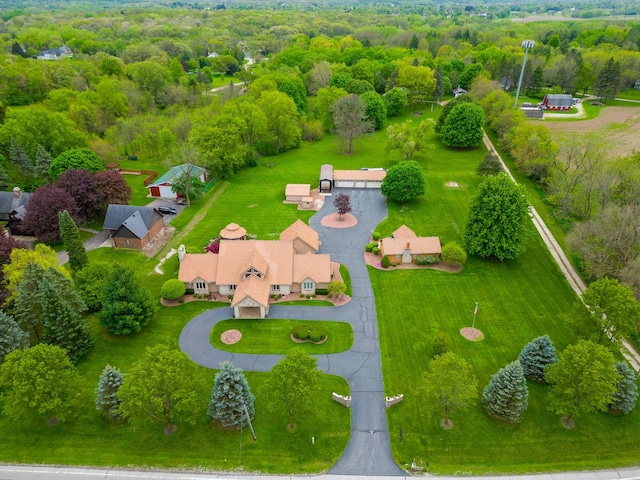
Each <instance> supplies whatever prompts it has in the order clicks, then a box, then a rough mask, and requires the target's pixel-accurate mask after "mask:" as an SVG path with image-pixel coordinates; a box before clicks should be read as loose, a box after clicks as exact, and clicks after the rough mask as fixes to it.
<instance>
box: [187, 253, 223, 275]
mask: <svg viewBox="0 0 640 480" xmlns="http://www.w3.org/2000/svg"><path fill="white" fill-rule="evenodd" d="M217 270H218V255H216V254H215V253H211V252H207V253H204V254H202V253H187V254H186V255H185V256H184V258H183V259H182V262H180V271H179V273H178V280H180V281H181V282H193V281H194V280H195V279H196V278H198V277H199V278H201V279H202V280H204V281H205V282H215V280H216V271H217Z"/></svg>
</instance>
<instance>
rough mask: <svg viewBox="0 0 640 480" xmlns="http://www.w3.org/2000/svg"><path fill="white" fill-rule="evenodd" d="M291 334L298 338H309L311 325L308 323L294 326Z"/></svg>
mask: <svg viewBox="0 0 640 480" xmlns="http://www.w3.org/2000/svg"><path fill="white" fill-rule="evenodd" d="M291 334H292V335H293V336H294V337H295V338H297V339H298V340H307V339H308V338H309V327H308V326H307V325H298V326H297V327H293V330H292V331H291Z"/></svg>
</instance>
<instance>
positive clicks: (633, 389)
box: [608, 362, 638, 414]
mask: <svg viewBox="0 0 640 480" xmlns="http://www.w3.org/2000/svg"><path fill="white" fill-rule="evenodd" d="M616 370H617V371H618V375H620V379H619V380H618V383H616V393H614V394H613V402H611V403H610V404H609V406H608V408H609V411H610V412H614V413H622V414H627V413H629V412H631V410H633V409H634V408H635V406H636V401H637V400H638V375H637V374H636V372H635V371H634V370H633V369H632V368H631V367H630V366H629V365H628V364H627V363H626V362H618V363H616Z"/></svg>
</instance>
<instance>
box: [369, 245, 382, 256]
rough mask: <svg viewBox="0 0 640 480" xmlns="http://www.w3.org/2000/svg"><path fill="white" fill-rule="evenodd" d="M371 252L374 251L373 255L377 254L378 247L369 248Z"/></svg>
mask: <svg viewBox="0 0 640 480" xmlns="http://www.w3.org/2000/svg"><path fill="white" fill-rule="evenodd" d="M371 252H372V253H374V254H375V255H378V254H379V253H380V247H373V248H372V249H371Z"/></svg>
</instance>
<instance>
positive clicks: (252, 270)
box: [244, 267, 262, 280]
mask: <svg viewBox="0 0 640 480" xmlns="http://www.w3.org/2000/svg"><path fill="white" fill-rule="evenodd" d="M251 275H255V276H256V277H258V278H259V279H260V280H262V273H260V272H259V271H258V270H256V269H255V268H253V267H249V268H248V269H247V270H246V271H245V272H244V278H249V277H250V276H251Z"/></svg>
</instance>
